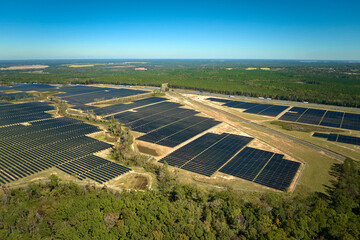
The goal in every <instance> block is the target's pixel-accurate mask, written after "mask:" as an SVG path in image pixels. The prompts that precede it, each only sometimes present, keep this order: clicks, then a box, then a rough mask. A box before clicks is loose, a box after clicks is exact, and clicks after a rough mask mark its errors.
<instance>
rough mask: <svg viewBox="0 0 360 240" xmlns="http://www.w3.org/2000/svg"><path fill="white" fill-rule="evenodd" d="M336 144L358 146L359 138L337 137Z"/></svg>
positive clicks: (359, 143)
mask: <svg viewBox="0 0 360 240" xmlns="http://www.w3.org/2000/svg"><path fill="white" fill-rule="evenodd" d="M337 142H341V143H347V144H353V145H360V138H359V137H352V136H346V135H339V136H338V137H337Z"/></svg>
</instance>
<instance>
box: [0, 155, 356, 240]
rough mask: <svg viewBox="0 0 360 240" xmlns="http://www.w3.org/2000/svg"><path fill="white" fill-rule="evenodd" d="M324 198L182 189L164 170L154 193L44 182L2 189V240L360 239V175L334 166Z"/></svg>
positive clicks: (347, 165) (349, 166)
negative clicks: (115, 190)
mask: <svg viewBox="0 0 360 240" xmlns="http://www.w3.org/2000/svg"><path fill="white" fill-rule="evenodd" d="M331 174H333V175H334V179H336V180H334V183H333V186H329V187H328V191H327V192H326V193H313V194H310V195H301V194H298V195H290V194H286V193H270V192H269V193H242V192H233V191H232V190H231V189H228V190H221V191H220V190H206V189H199V188H198V187H195V186H189V185H181V184H179V183H178V182H177V179H176V177H174V176H173V175H172V173H171V172H170V171H169V170H168V169H167V166H166V164H165V165H164V167H161V168H158V169H157V170H156V176H157V178H158V179H157V180H158V189H156V190H147V191H138V192H135V191H130V192H113V191H111V190H109V189H107V188H106V187H104V188H101V189H97V188H94V186H92V185H84V186H79V185H76V184H73V183H62V182H61V181H60V180H59V179H58V177H56V176H55V175H52V176H51V177H50V178H49V181H48V182H47V183H31V184H29V185H28V186H27V187H26V188H13V189H11V188H7V187H3V188H2V190H1V192H0V199H1V203H0V204H1V205H2V207H1V208H0V239H277V240H278V239H359V238H360V215H359V214H360V207H359V206H360V205H359V204H360V196H359V195H360V175H359V168H358V165H357V163H355V162H353V161H352V160H350V159H347V160H345V162H344V163H343V164H339V165H336V166H334V167H333V169H332V173H331Z"/></svg>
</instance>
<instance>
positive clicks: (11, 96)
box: [0, 92, 30, 100]
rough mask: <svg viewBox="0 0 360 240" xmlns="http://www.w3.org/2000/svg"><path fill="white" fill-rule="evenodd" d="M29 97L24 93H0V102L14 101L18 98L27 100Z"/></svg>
mask: <svg viewBox="0 0 360 240" xmlns="http://www.w3.org/2000/svg"><path fill="white" fill-rule="evenodd" d="M28 97H30V95H29V94H27V93H24V92H19V93H2V92H0V100H14V99H17V98H18V99H20V98H28Z"/></svg>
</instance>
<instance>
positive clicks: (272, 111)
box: [207, 98, 288, 117]
mask: <svg viewBox="0 0 360 240" xmlns="http://www.w3.org/2000/svg"><path fill="white" fill-rule="evenodd" d="M207 100H210V101H214V102H220V103H224V104H223V106H227V107H232V108H240V109H246V110H245V111H244V112H246V113H253V114H258V115H264V116H270V117H276V116H277V115H279V114H280V113H282V112H283V111H284V110H285V109H287V108H288V106H280V105H273V104H261V103H249V102H241V101H232V100H226V99H220V98H208V99H207Z"/></svg>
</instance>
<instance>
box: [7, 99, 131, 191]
mask: <svg viewBox="0 0 360 240" xmlns="http://www.w3.org/2000/svg"><path fill="white" fill-rule="evenodd" d="M39 104H40V105H41V104H43V103H27V104H23V105H20V104H12V105H11V106H15V105H19V106H15V108H17V109H18V110H19V109H20V110H24V109H25V110H26V111H29V112H30V111H31V107H33V108H34V109H37V108H41V106H39ZM43 106H45V107H46V104H45V105H43ZM4 107H6V106H0V113H1V114H2V115H1V116H2V117H3V118H4V119H7V117H8V116H7V115H6V113H8V112H9V111H10V109H11V108H9V109H5V110H4V109H3V108H4ZM15 113H16V111H11V114H15ZM23 117H24V116H23ZM19 121H21V122H22V121H23V120H19ZM96 131H99V129H98V128H97V127H95V126H92V125H89V124H85V123H83V122H81V121H79V120H75V119H70V118H55V119H54V118H51V119H46V120H42V121H37V122H32V123H31V125H30V126H24V125H13V126H8V127H2V128H0V183H3V184H5V183H8V182H11V181H14V180H17V179H20V178H23V177H26V176H29V175H31V174H34V173H37V172H40V171H42V170H46V169H48V168H51V167H56V166H59V165H63V166H67V165H66V164H68V163H69V162H72V161H74V160H76V159H79V158H83V159H85V160H86V162H87V163H88V164H96V163H95V162H98V159H99V158H97V157H92V156H93V155H92V154H93V153H95V152H98V151H101V150H104V149H107V148H110V147H111V145H110V144H107V143H104V142H101V141H98V140H96V139H93V138H89V137H86V136H85V135H86V134H89V133H93V132H96ZM84 157H85V158H84ZM92 160H93V161H94V163H92V162H91V161H92ZM104 161H107V160H104ZM69 164H70V163H69ZM108 168H109V169H108ZM127 171H129V169H128V168H125V167H123V166H121V165H118V164H115V163H112V162H110V161H107V167H105V166H104V167H102V168H100V169H99V170H95V169H94V172H92V171H90V172H89V171H87V172H83V171H79V174H83V178H85V177H88V178H90V179H93V180H95V181H97V182H101V183H103V182H104V181H106V180H108V179H111V178H114V177H116V176H118V175H120V174H122V173H124V172H127ZM116 174H118V175H116Z"/></svg>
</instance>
